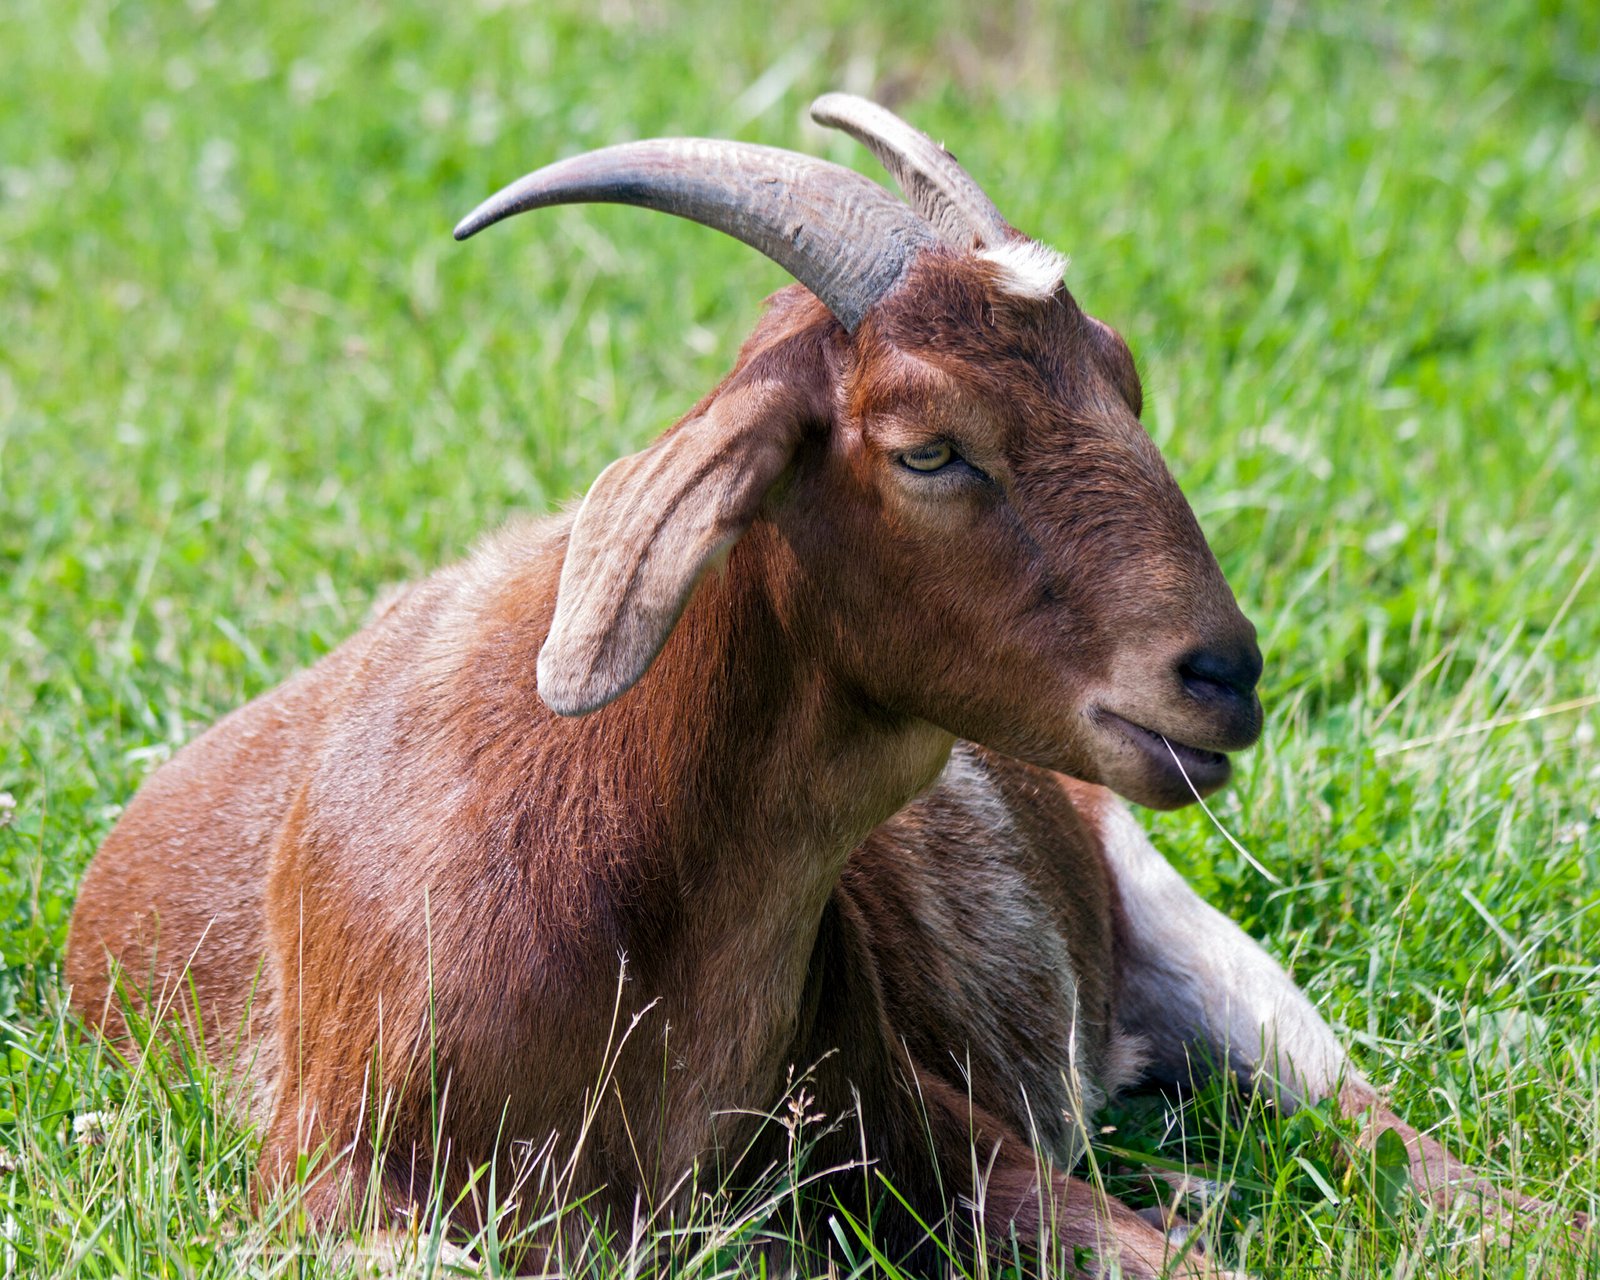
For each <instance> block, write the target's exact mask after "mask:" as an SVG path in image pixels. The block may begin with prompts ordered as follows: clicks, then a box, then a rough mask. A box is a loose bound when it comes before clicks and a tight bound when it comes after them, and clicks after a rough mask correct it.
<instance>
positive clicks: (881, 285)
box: [455, 138, 937, 333]
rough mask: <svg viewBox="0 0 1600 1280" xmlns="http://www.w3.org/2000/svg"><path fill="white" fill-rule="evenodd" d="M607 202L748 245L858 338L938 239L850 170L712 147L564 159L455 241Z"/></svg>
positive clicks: (478, 212)
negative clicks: (533, 215)
mask: <svg viewBox="0 0 1600 1280" xmlns="http://www.w3.org/2000/svg"><path fill="white" fill-rule="evenodd" d="M589 202H601V203H608V204H632V205H639V206H640V207H642V208H646V209H659V210H661V211H662V212H663V213H671V214H676V215H677V216H678V217H680V218H688V219H690V220H691V221H693V222H698V223H701V224H703V225H704V226H708V227H713V228H715V229H716V230H718V231H722V232H726V233H727V234H728V235H730V236H733V237H734V238H735V239H738V240H743V241H744V242H745V243H746V244H747V245H749V246H750V247H751V248H752V249H757V250H759V251H760V252H761V253H763V254H765V255H766V256H767V257H769V258H771V259H772V260H773V261H774V262H776V263H777V264H778V265H779V266H781V267H782V268H783V269H784V270H786V271H787V272H789V274H790V275H792V276H793V277H794V278H795V279H796V280H798V281H799V282H800V283H801V284H803V285H805V287H806V288H808V289H810V290H811V292H812V293H814V294H816V295H817V297H818V298H819V299H821V301H822V303H823V305H824V306H826V307H827V308H828V310H829V311H831V312H833V314H834V315H835V316H837V317H838V319H839V322H840V323H841V324H843V325H844V327H845V328H846V329H848V330H850V331H851V332H852V333H853V332H855V329H856V327H857V326H858V325H859V324H860V323H861V319H862V317H863V316H865V315H866V314H867V312H868V311H869V310H871V308H872V306H873V304H874V303H876V302H877V301H878V300H879V299H880V298H882V297H884V296H885V295H886V294H887V293H889V292H890V291H891V290H892V289H893V288H894V287H895V286H896V285H897V284H898V283H899V282H900V280H901V278H902V277H903V276H904V275H905V272H906V269H907V268H908V267H909V266H910V265H911V262H912V260H913V259H914V258H915V257H916V256H917V254H918V253H920V252H921V251H922V250H923V249H925V248H927V247H928V246H929V245H932V244H933V243H935V241H936V239H937V238H936V236H935V235H934V233H933V230H932V228H931V227H929V226H928V224H927V223H926V222H924V221H923V220H922V219H921V218H919V217H918V216H917V215H916V214H915V213H913V212H912V211H911V210H910V209H909V208H907V207H906V206H905V205H904V204H902V203H901V202H900V201H899V200H896V199H895V198H894V196H892V195H891V194H890V193H889V192H887V191H885V190H884V189H883V188H882V187H880V186H878V184H877V183H875V182H872V181H871V180H870V179H867V178H864V177H863V176H862V175H861V174H859V173H856V172H855V171H854V170H853V169H846V168H844V167H843V166H842V165H836V164H830V163H829V162H827V161H826V160H818V159H815V158H814V157H812V156H803V155H798V154H796V153H795V152H793V151H783V150H780V149H779V148H777V147H762V146H756V145H755V144H753V143H748V142H726V141H719V140H715V139H710V138H653V139H650V140H648V141H643V142H625V143H622V144H621V145H620V146H615V147H606V148H604V149H602V150H600V151H590V152H586V153H585V154H583V155H579V156H573V157H572V158H571V159H568V160H560V161H557V162H556V163H555V164H551V165H546V166H545V167H544V168H543V169H538V170H535V171H534V172H533V173H530V174H529V175H528V176H527V177H525V178H521V179H519V180H518V181H516V182H513V183H512V184H511V185H510V186H509V187H506V188H505V189H504V190H502V191H500V192H498V193H497V194H495V195H493V196H490V197H489V199H487V200H485V201H484V202H483V203H482V204H480V205H479V206H478V207H477V208H476V209H474V210H473V211H472V212H471V213H469V214H468V215H467V216H466V217H465V218H463V219H462V220H461V221H460V223H458V224H457V226H456V229H455V236H456V239H457V240H465V239H466V238H467V237H468V236H470V235H474V234H476V233H477V232H479V231H482V230H483V229H484V228H485V227H487V226H489V225H490V224H491V223H495V222H499V221H500V220H501V219H502V218H509V217H510V216H511V215H512V214H515V213H524V212H526V211H527V210H529V209H543V208H546V207H547V206H549V205H556V204H583V203H589Z"/></svg>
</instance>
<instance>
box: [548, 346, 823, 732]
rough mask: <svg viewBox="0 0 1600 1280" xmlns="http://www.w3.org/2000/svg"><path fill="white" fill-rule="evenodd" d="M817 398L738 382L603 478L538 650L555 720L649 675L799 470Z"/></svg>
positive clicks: (584, 510)
mask: <svg viewBox="0 0 1600 1280" xmlns="http://www.w3.org/2000/svg"><path fill="white" fill-rule="evenodd" d="M814 398H815V397H814V396H810V395H805V394H802V393H801V392H800V391H799V390H798V389H797V388H795V387H794V386H792V385H788V384H785V383H783V382H778V381H771V380H766V379H761V378H759V377H757V378H748V379H747V380H745V381H743V382H740V381H738V380H737V379H736V380H735V381H734V382H733V383H731V384H730V385H729V386H727V387H725V388H724V389H723V390H722V391H721V392H720V393H719V394H718V395H717V397H716V398H715V399H714V400H713V401H712V402H711V404H710V405H709V406H708V407H707V408H706V409H705V411H704V412H703V413H701V414H698V415H696V416H694V417H691V418H686V419H684V420H683V421H682V422H680V423H678V425H677V426H675V427H674V428H673V429H672V430H671V431H669V432H668V433H667V434H666V435H664V436H663V437H662V438H661V439H660V440H658V441H656V443H655V444H653V445H651V446H650V447H649V448H648V449H646V450H644V452H642V453H636V454H634V455H633V456H631V457H628V458H622V459H620V460H618V461H616V462H613V463H612V464H611V465H610V466H609V467H607V468H606V469H605V470H604V471H602V472H601V473H600V476H599V478H598V479H597V480H596V481H595V482H594V486H593V487H592V488H591V489H590V490H589V496H588V497H586V498H585V499H584V500H583V506H582V507H580V508H579V510H578V518H577V521H576V522H575V523H574V524H573V526H572V534H571V537H570V539H569V541H568V543H567V558H566V561H565V563H564V564H563V565H562V566H561V586H560V589H559V590H558V592H557V594H556V612H555V619H554V620H553V621H552V622H551V624H550V634H549V636H548V637H547V638H546V639H545V642H544V647H543V648H542V649H540V651H539V696H540V697H541V698H543V699H544V701H545V703H546V705H547V706H549V707H550V709H551V710H552V711H555V712H557V713H558V714H560V715H564V716H579V715H583V714H584V713H586V712H589V711H594V710H596V709H598V708H600V707H603V706H605V704H606V703H608V702H610V701H611V700H612V699H613V698H617V697H620V696H621V695H622V694H623V693H626V692H627V691H628V689H630V688H632V686H633V684H634V682H635V681H637V680H638V679H639V677H640V676H642V675H644V673H645V671H646V670H647V669H648V668H649V666H650V664H651V663H652V662H654V661H655V657H656V654H658V653H659V652H661V646H662V645H664V644H665V643H666V641H667V636H668V635H670V634H671V632H672V628H673V627H674V626H676V625H677V621H678V617H679V615H680V614H682V613H683V610H684V606H685V605H687V604H688V603H689V597H690V596H691V595H692V594H693V593H694V588H695V584H696V583H697V582H698V581H699V580H700V575H701V574H702V573H704V572H705V570H706V568H707V566H708V565H709V564H710V563H711V562H712V561H713V560H715V559H716V558H717V557H718V556H719V555H721V554H722V553H723V552H725V551H727V550H728V549H729V548H731V547H732V546H733V544H734V543H735V542H737V541H738V540H739V536H740V535H741V534H742V533H744V531H745V529H746V528H748V527H749V525H750V522H751V520H753V519H754V518H755V514H756V511H757V510H758V509H759V508H760V506H761V501H762V499H763V498H764V497H765V496H766V494H767V490H768V489H770V488H771V487H772V484H773V482H774V481H776V480H777V478H778V477H779V475H781V474H782V472H783V470H784V468H785V467H786V466H788V464H789V459H790V458H791V457H793V455H794V450H795V446H796V445H797V444H798V443H799V440H800V435H801V432H802V431H803V429H804V427H805V424H806V420H807V417H808V416H809V414H810V413H812V412H814V410H812V409H811V405H812V403H813V401H814Z"/></svg>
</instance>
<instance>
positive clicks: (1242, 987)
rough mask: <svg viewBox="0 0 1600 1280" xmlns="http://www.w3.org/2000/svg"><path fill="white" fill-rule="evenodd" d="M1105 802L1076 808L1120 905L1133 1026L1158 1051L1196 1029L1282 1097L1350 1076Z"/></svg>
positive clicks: (1311, 1019)
mask: <svg viewBox="0 0 1600 1280" xmlns="http://www.w3.org/2000/svg"><path fill="white" fill-rule="evenodd" d="M1106 800H1107V803H1106V805H1105V807H1104V809H1103V810H1101V812H1099V813H1097V814H1093V815H1088V814H1086V815H1085V816H1088V817H1091V820H1092V821H1094V823H1095V825H1096V826H1097V827H1098V828H1099V832H1100V839H1101V841H1102V844H1103V847H1104V849H1105V854H1106V861H1107V862H1108V863H1109V864H1110V866H1111V874H1112V877H1113V878H1114V879H1115V880H1116V883H1117V892H1118V894H1119V896H1120V897H1121V898H1122V905H1123V908H1124V910H1125V912H1126V913H1127V914H1126V919H1127V926H1128V935H1129V936H1128V953H1127V955H1126V956H1125V957H1124V960H1123V966H1124V968H1123V978H1124V983H1125V987H1126V989H1127V990H1129V991H1130V992H1132V991H1137V993H1138V995H1139V997H1140V998H1141V1001H1142V1003H1143V1005H1144V1007H1143V1009H1142V1010H1141V1013H1142V1015H1143V1017H1142V1018H1138V1017H1136V1018H1135V1019H1134V1027H1133V1030H1135V1031H1138V1032H1143V1033H1144V1034H1145V1035H1147V1036H1149V1037H1150V1038H1151V1040H1152V1042H1153V1047H1155V1048H1156V1049H1157V1051H1158V1052H1159V1051H1160V1049H1161V1048H1162V1047H1163V1046H1162V1045H1161V1037H1162V1036H1163V1035H1165V1036H1167V1037H1171V1036H1175V1035H1176V1036H1198V1038H1199V1040H1200V1042H1201V1044H1202V1045H1203V1046H1204V1047H1205V1048H1206V1049H1207V1050H1208V1052H1209V1056H1210V1057H1211V1058H1212V1060H1213V1061H1215V1062H1218V1063H1222V1062H1232V1063H1235V1064H1239V1065H1248V1067H1249V1069H1250V1073H1251V1074H1252V1075H1253V1076H1255V1077H1256V1080H1257V1082H1258V1084H1261V1085H1265V1086H1266V1087H1267V1088H1269V1089H1271V1090H1272V1091H1273V1092H1274V1093H1276V1095H1277V1097H1278V1098H1279V1100H1280V1101H1282V1102H1287V1103H1291V1104H1293V1103H1297V1102H1299V1101H1301V1100H1305V1099H1316V1098H1324V1097H1327V1096H1328V1095H1329V1094H1331V1093H1332V1092H1333V1090H1334V1089H1335V1087H1336V1086H1337V1085H1338V1083H1339V1082H1340V1081H1341V1080H1342V1081H1345V1082H1355V1081H1359V1080H1360V1075H1359V1073H1358V1072H1356V1070H1355V1069H1354V1067H1352V1065H1351V1064H1350V1060H1349V1059H1348V1058H1347V1057H1346V1056H1345V1052H1344V1049H1343V1048H1342V1047H1341V1046H1340V1044H1339V1041H1338V1039H1337V1037H1335V1035H1334V1034H1333V1031H1332V1029H1331V1028H1330V1027H1329V1026H1328V1024H1327V1023H1326V1022H1325V1021H1324V1020H1323V1018H1322V1015H1321V1014H1319V1013H1318V1012H1317V1011H1316V1009H1315V1008H1314V1007H1313V1006H1312V1004H1311V1001H1309V1000H1308V999H1306V997H1305V995H1304V994H1303V993H1302V992H1301V991H1300V989H1299V988H1298V987H1297V986H1295V984H1294V980H1293V979H1292V978H1290V977H1289V975H1288V974H1287V973H1285V972H1284V971H1283V968H1282V966H1280V965H1279V964H1278V962H1277V961H1276V960H1274V959H1273V958H1272V957H1271V956H1270V955H1268V954H1267V952H1266V951H1265V950H1264V949H1263V948H1262V947H1261V945H1260V944H1259V943H1257V942H1256V941H1255V940H1254V939H1253V938H1251V937H1250V936H1249V935H1248V934H1246V933H1245V932H1244V930H1243V929H1241V928H1239V926H1238V925H1236V924H1235V923H1234V922H1233V921H1232V920H1230V919H1228V917H1227V916H1225V915H1223V914H1222V913H1221V912H1220V911H1218V910H1217V909H1216V908H1215V907H1213V906H1211V904H1210V903H1208V902H1206V901H1204V900H1203V899H1202V898H1201V897H1200V895H1199V894H1197V893H1196V892H1195V891H1194V890H1193V889H1191V888H1190V887H1189V884H1188V882H1187V881H1186V880H1184V879H1183V877H1182V876H1180V875H1179V874H1178V873H1177V872H1176V871H1175V870H1173V868H1172V864H1171V863H1169V862H1168V861H1167V860H1166V858H1164V857H1162V855H1161V853H1160V852H1159V851H1158V850H1157V849H1156V847H1155V846H1154V845H1153V844H1151V843H1150V838H1149V836H1147V835H1146V834H1145V832H1144V828H1142V827H1141V826H1140V825H1139V823H1138V821H1137V820H1136V819H1135V818H1134V816H1133V815H1132V814H1131V813H1129V812H1128V810H1127V809H1126V808H1125V807H1124V806H1123V805H1122V804H1121V803H1120V802H1118V801H1117V800H1115V799H1113V798H1112V797H1111V796H1110V795H1109V794H1108V795H1107V797H1106ZM1195 1021H1198V1023H1199V1025H1198V1026H1196V1025H1193V1023H1194V1022H1195ZM1141 1023H1143V1025H1141ZM1166 1047H1167V1048H1169V1049H1170V1048H1180V1051H1181V1047H1180V1046H1176V1045H1168V1046H1166Z"/></svg>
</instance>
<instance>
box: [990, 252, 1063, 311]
mask: <svg viewBox="0 0 1600 1280" xmlns="http://www.w3.org/2000/svg"><path fill="white" fill-rule="evenodd" d="M978 256H979V257H980V258H982V259H983V260H984V261H985V262H992V263H994V265H995V266H996V267H998V268H999V270H1000V287H1001V288H1002V289H1004V290H1005V291H1006V292H1007V293H1010V294H1015V295H1016V296H1017V297H1019V298H1039V299H1044V298H1048V297H1049V296H1050V295H1051V294H1053V293H1054V292H1055V291H1056V286H1057V285H1058V284H1060V283H1061V277H1062V276H1064V275H1066V273H1067V259H1066V256H1065V255H1064V254H1060V253H1057V252H1056V251H1055V250H1054V249H1052V248H1050V246H1049V245H1043V244H1040V243H1039V242H1038V241H1037V240H1009V241H1007V242H1006V243H1005V244H1001V245H996V246H995V247H994V248H992V249H980V250H978Z"/></svg>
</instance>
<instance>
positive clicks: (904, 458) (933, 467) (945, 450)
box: [900, 443, 956, 471]
mask: <svg viewBox="0 0 1600 1280" xmlns="http://www.w3.org/2000/svg"><path fill="white" fill-rule="evenodd" d="M955 456H956V451H955V450H954V449H952V448H951V447H950V446H949V445H947V444H943V443H940V444H925V445H922V446H920V447H919V448H916V449H911V450H909V451H908V452H906V453H902V454H901V455H900V461H901V462H902V463H904V464H905V465H906V466H908V467H910V468H911V469H912V470H913V471H937V470H938V469H939V468H940V467H945V466H949V465H950V463H951V461H953V460H954V458H955Z"/></svg>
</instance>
